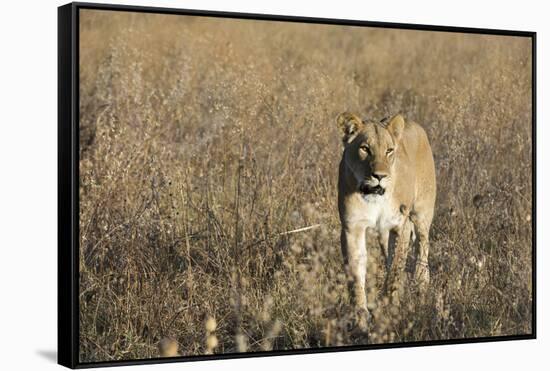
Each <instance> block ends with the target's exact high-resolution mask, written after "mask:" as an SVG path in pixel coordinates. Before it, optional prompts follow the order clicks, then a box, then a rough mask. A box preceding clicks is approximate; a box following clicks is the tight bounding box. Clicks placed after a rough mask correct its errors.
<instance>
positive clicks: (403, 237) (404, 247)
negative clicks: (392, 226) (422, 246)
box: [386, 219, 413, 304]
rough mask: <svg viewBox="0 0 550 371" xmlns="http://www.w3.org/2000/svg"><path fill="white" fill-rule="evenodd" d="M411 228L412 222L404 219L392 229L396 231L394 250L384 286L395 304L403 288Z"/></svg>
mask: <svg viewBox="0 0 550 371" xmlns="http://www.w3.org/2000/svg"><path fill="white" fill-rule="evenodd" d="M412 228H413V225H412V223H411V222H410V221H409V220H408V219H406V220H405V221H404V222H403V224H402V225H401V226H400V227H399V228H397V229H396V230H395V231H394V232H395V233H396V239H395V252H394V255H393V260H392V263H391V267H390V269H389V274H388V278H387V284H386V288H387V291H389V294H390V297H391V299H392V301H393V302H394V303H396V304H397V303H399V296H400V292H401V291H402V289H403V287H402V284H403V282H402V276H403V273H404V271H405V263H406V261H407V253H408V251H409V244H410V239H411V232H412Z"/></svg>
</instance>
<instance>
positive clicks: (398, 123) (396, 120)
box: [386, 114, 405, 141]
mask: <svg viewBox="0 0 550 371" xmlns="http://www.w3.org/2000/svg"><path fill="white" fill-rule="evenodd" d="M386 128H387V129H388V131H389V132H390V133H391V135H393V137H394V138H395V140H396V141H399V140H401V136H402V135H403V130H404V129H405V119H404V118H403V116H401V115H400V114H397V115H395V116H393V117H392V118H391V119H390V120H389V122H388V124H387V125H386Z"/></svg>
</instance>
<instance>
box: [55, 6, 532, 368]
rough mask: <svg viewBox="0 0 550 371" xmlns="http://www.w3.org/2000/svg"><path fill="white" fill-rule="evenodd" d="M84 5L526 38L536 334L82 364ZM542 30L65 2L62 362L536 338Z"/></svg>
mask: <svg viewBox="0 0 550 371" xmlns="http://www.w3.org/2000/svg"><path fill="white" fill-rule="evenodd" d="M82 9H95V10H109V11H123V12H124V11H131V12H142V13H156V14H173V15H192V16H208V17H221V18H236V19H252V20H269V21H284V22H300V23H316V24H333V25H348V26H368V27H378V28H391V29H407V30H426V31H436V32H458V33H475V34H486V35H506V36H520V37H526V38H529V39H530V40H531V43H532V110H533V112H532V117H533V120H532V174H533V180H532V195H533V202H532V241H533V246H532V249H533V250H532V285H533V291H532V295H533V301H532V333H531V334H524V335H510V336H491V337H479V338H470V339H451V340H434V341H419V342H406V343H390V344H370V345H352V346H340V347H325V348H315V349H296V350H282V351H265V352H249V353H235V354H212V355H200V356H181V357H176V358H150V359H136V360H121V361H116V360H115V361H105V362H92V363H81V362H79V359H78V350H79V349H78V348H79V310H78V309H79V307H78V305H79V303H78V297H79V292H78V290H79V272H78V262H79V258H78V257H79V238H78V236H79V223H78V220H79V11H80V10H82ZM536 37H537V34H536V32H531V31H511V30H496V29H484V28H464V27H447V26H433V25H422V24H404V23H386V22H372V21H359V20H345V19H326V18H312V17H296V16H282V15H268V14H250V13H231V12H221V11H202V10H188V9H172V8H158V7H144V6H129V5H111V4H97V3H79V2H76V3H70V4H67V5H63V6H61V7H59V8H58V363H59V364H61V365H63V366H66V367H69V368H89V367H98V366H122V365H137V364H155V363H172V362H182V361H202V360H213V359H230V358H245V357H263V356H277V355H287V354H294V355H296V354H306V353H322V352H341V351H351V350H368V349H380V348H401V347H417V346H428V345H449V344H463V343H480V342H496V341H507V340H528V339H536V328H537V325H536V302H537V301H536V298H537V296H536V292H537V291H536V268H537V265H536V225H537V222H536V112H537V109H536V81H537V79H536V44H537V43H536Z"/></svg>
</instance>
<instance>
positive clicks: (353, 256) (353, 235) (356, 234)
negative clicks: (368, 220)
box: [341, 225, 368, 327]
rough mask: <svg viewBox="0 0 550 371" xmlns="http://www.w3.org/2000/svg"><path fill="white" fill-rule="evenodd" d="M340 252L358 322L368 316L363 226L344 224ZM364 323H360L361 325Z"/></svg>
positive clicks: (365, 249) (364, 324)
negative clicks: (358, 316)
mask: <svg viewBox="0 0 550 371" xmlns="http://www.w3.org/2000/svg"><path fill="white" fill-rule="evenodd" d="M341 244H342V253H343V255H344V260H345V265H346V273H347V276H348V286H349V292H350V294H351V300H352V303H353V305H354V306H355V308H356V309H357V311H358V313H359V314H360V317H363V318H360V322H364V321H365V320H366V317H367V316H368V310H367V297H366V293H365V285H366V277H367V246H366V238H365V227H364V226H360V225H353V226H345V227H343V228H342V232H341ZM364 326H366V323H363V324H362V327H364Z"/></svg>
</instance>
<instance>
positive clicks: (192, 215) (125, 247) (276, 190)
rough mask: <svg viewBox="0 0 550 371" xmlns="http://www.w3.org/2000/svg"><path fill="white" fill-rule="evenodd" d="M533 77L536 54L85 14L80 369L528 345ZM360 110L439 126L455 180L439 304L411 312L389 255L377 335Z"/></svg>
mask: <svg viewBox="0 0 550 371" xmlns="http://www.w3.org/2000/svg"><path fill="white" fill-rule="evenodd" d="M531 64H532V61H531V40H530V39H528V38H520V37H511V36H489V35H476V34H456V33H447V32H428V31H412V30H392V29H381V28H367V27H344V26H333V25H315V24H307V25H306V24H299V23H285V22H267V21H251V20H236V19H220V18H205V17H188V16H173V15H155V14H145V13H124V12H108V11H92V10H81V15H80V267H79V268H80V297H79V303H80V361H81V362H89V361H107V360H121V359H140V358H149V357H157V356H158V355H159V351H158V346H159V343H162V342H161V340H162V339H167V338H171V339H173V340H175V341H177V343H178V344H179V352H180V354H182V355H200V354H205V353H232V352H240V351H262V350H271V349H275V350H288V349H297V348H317V347H325V346H339V345H352V344H367V343H369V344H371V343H387V342H405V341H406V342H408V341H418V340H435V339H437V340H439V339H457V338H472V337H480V336H497V335H516V334H528V333H530V332H531V331H532V328H531V325H532V323H531V315H532V313H531V309H532V282H531V277H532V266H531V262H532V243H533V241H532V220H531V210H532V196H533V195H532V180H533V179H532V167H531V165H532V163H531V155H532V145H533V144H532V135H531V130H532V126H531V122H532V106H531V98H532V96H531V83H532V81H531V79H532V76H531V68H532V65H531ZM346 110H348V111H353V112H357V113H358V114H361V115H362V116H364V117H370V118H373V119H381V118H383V117H385V116H388V115H392V114H395V113H402V114H403V115H404V116H405V117H406V118H408V119H411V120H414V121H416V122H418V123H420V124H421V125H422V126H423V127H424V128H425V129H426V131H427V133H428V137H429V139H430V141H431V145H432V148H433V152H434V157H435V164H436V176H437V185H438V195H437V202H436V211H435V217H434V222H433V225H432V229H431V242H432V244H431V251H430V270H431V276H432V281H431V284H430V287H429V290H428V292H427V294H426V295H425V296H424V297H422V296H421V295H418V294H417V293H416V292H415V289H414V287H412V285H408V284H407V282H406V280H405V285H404V287H403V290H404V291H403V296H402V300H401V304H400V305H398V306H395V305H391V304H390V303H389V302H388V300H387V298H386V297H385V296H384V295H383V293H382V292H381V291H380V290H379V288H380V285H379V283H380V277H379V276H380V275H379V274H378V273H377V272H379V269H378V268H379V267H377V261H378V260H377V259H376V257H377V254H378V252H377V251H374V250H371V251H370V252H369V254H370V255H371V259H370V260H369V261H370V262H371V263H370V264H369V274H368V282H369V284H368V285H369V289H368V295H369V300H370V302H369V305H370V309H371V312H372V314H373V316H372V321H371V322H370V324H369V330H368V331H367V332H366V333H365V332H361V331H357V329H355V328H353V326H352V325H351V326H350V323H351V324H352V323H353V321H351V319H350V317H351V314H352V310H351V307H350V304H349V297H348V292H347V283H346V277H345V274H344V268H343V265H342V256H341V252H340V241H339V235H340V224H339V220H338V213H337V203H336V198H337V188H336V183H337V171H338V162H339V160H340V156H341V152H342V148H341V147H342V146H341V143H340V139H339V136H338V131H337V128H336V124H335V117H336V116H337V114H338V113H340V112H343V111H346ZM310 226H313V228H309V229H307V228H306V230H303V231H297V232H296V230H297V229H299V228H304V227H310ZM411 250H412V249H411ZM413 256H414V251H411V252H410V259H409V260H410V261H409V264H408V268H407V272H409V274H410V271H411V268H412V267H413V264H412V263H413Z"/></svg>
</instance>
